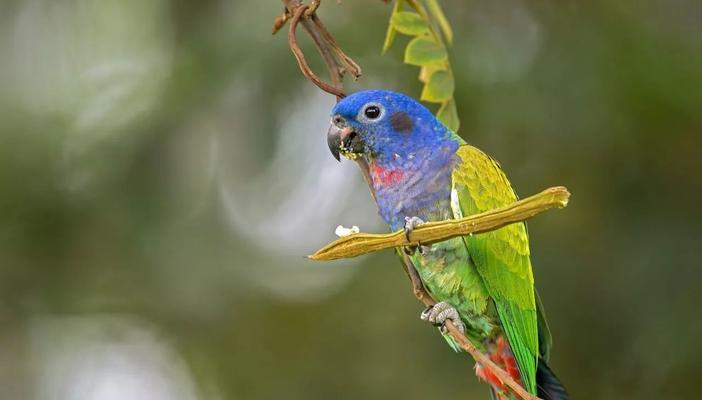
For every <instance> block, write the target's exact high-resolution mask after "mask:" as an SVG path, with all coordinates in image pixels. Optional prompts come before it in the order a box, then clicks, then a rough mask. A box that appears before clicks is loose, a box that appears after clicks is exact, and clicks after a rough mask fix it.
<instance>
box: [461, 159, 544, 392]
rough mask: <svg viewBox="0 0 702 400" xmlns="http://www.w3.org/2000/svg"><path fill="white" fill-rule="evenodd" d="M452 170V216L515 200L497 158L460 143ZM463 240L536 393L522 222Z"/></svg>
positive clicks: (535, 346) (533, 318) (530, 283)
mask: <svg viewBox="0 0 702 400" xmlns="http://www.w3.org/2000/svg"><path fill="white" fill-rule="evenodd" d="M456 154H457V155H458V157H459V158H460V160H459V163H458V165H457V166H456V167H455V169H454V171H453V174H452V181H453V189H454V190H455V195H456V197H457V200H458V202H457V203H458V204H456V202H452V207H453V208H455V207H456V206H458V209H454V213H455V214H456V215H455V216H456V217H460V215H464V216H465V215H471V214H476V213H480V212H483V211H487V210H490V209H493V208H498V207H503V206H506V205H508V204H511V203H513V202H515V201H516V200H517V196H516V194H515V193H514V190H512V186H511V185H510V183H509V181H508V180H507V177H506V176H505V174H504V172H502V169H500V166H499V164H497V162H496V161H494V160H493V159H492V158H490V157H489V156H487V155H486V154H485V153H483V152H482V151H480V150H478V149H477V148H475V147H472V146H469V145H462V146H461V147H460V148H459V149H458V151H457V153H456ZM464 240H465V242H466V246H467V247H468V252H469V254H470V257H471V258H472V260H473V262H474V263H475V265H476V268H477V270H478V273H479V274H480V275H481V276H482V278H483V281H484V282H485V286H486V287H487V290H488V293H489V294H490V297H492V299H493V301H494V303H495V308H496V309H497V312H498V315H499V317H500V322H501V323H502V327H503V330H504V332H505V334H506V335H507V340H508V341H509V344H510V347H511V348H512V352H513V353H514V356H515V358H516V360H517V365H518V366H519V372H520V374H521V377H522V381H523V382H524V386H525V388H526V389H527V390H528V391H529V392H530V393H532V394H535V393H536V367H537V363H538V354H539V340H538V329H537V315H536V302H535V299H534V278H533V275H532V271H531V261H530V260H529V239H528V237H527V232H526V226H525V225H524V224H523V223H517V224H512V225H508V226H505V227H504V228H500V229H498V230H495V231H492V232H487V233H483V234H479V235H473V236H469V237H466V238H465V239H464Z"/></svg>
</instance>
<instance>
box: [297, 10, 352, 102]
mask: <svg viewBox="0 0 702 400" xmlns="http://www.w3.org/2000/svg"><path fill="white" fill-rule="evenodd" d="M306 9H307V6H306V5H301V6H299V7H297V8H296V9H295V12H294V14H293V16H292V18H291V19H290V26H289V27H288V42H289V44H290V50H291V51H292V53H293V55H294V56H295V59H296V60H297V64H298V65H299V66H300V71H302V74H303V75H305V77H307V79H309V80H310V81H311V82H312V83H314V84H315V85H317V87H319V88H320V89H322V90H324V91H325V92H327V93H331V94H333V95H335V96H336V97H337V98H343V97H345V96H346V94H345V93H344V91H343V90H341V89H339V88H336V87H334V86H332V85H330V84H328V83H326V82H324V81H323V80H321V79H320V78H319V77H318V76H317V75H315V73H314V72H312V69H311V68H310V66H309V64H307V60H306V59H305V54H304V53H303V52H302V50H301V49H300V46H298V44H297V24H298V23H299V22H300V18H302V16H303V14H304V12H305V10H306ZM330 72H331V73H334V72H333V71H330Z"/></svg>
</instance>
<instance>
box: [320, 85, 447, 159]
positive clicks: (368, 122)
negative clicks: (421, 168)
mask: <svg viewBox="0 0 702 400" xmlns="http://www.w3.org/2000/svg"><path fill="white" fill-rule="evenodd" d="M327 141H328V144H329V149H330V150H331V152H332V154H333V155H334V157H335V158H336V159H337V160H339V159H340V157H339V155H343V156H345V157H347V158H350V159H357V158H358V157H359V156H362V157H363V158H364V159H365V161H368V162H377V163H380V164H386V163H387V162H390V161H391V160H396V159H398V158H400V159H405V160H406V159H407V157H409V158H412V157H413V156H414V155H415V154H417V153H418V152H420V151H423V152H427V151H430V150H433V149H439V148H442V147H445V146H443V145H444V144H445V143H447V142H448V141H452V135H451V132H450V131H449V129H448V128H446V127H445V126H444V125H443V124H441V122H439V121H438V120H437V119H436V118H435V117H434V115H433V114H432V113H431V112H430V111H429V110H427V108H426V107H424V106H423V105H421V104H420V103H419V102H418V101H416V100H414V99H413V98H411V97H409V96H406V95H404V94H402V93H396V92H391V91H389V90H367V91H363V92H358V93H354V94H352V95H350V96H348V97H346V98H344V99H343V100H341V101H340V102H339V103H338V104H337V105H336V106H335V107H334V109H333V110H332V126H331V128H330V129H329V134H328V136H327Z"/></svg>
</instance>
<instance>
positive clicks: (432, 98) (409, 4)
mask: <svg viewBox="0 0 702 400" xmlns="http://www.w3.org/2000/svg"><path fill="white" fill-rule="evenodd" d="M397 33H400V34H403V35H408V36H411V37H412V39H411V40H410V41H409V43H408V44H407V47H406V48H405V56H404V62H405V63H406V64H410V65H415V66H418V67H419V68H420V69H419V80H420V82H422V83H423V84H424V87H423V89H422V94H421V96H420V99H421V100H422V101H425V102H430V103H438V104H440V107H439V110H438V111H437V113H436V116H437V118H438V119H439V120H440V121H441V122H443V123H444V124H445V125H446V126H448V127H449V128H450V129H451V130H453V131H454V132H456V131H458V128H459V125H460V121H459V119H458V114H457V112H456V101H455V100H454V97H453V93H454V88H455V82H454V75H453V71H452V70H451V64H450V62H449V57H448V51H447V47H448V46H449V45H450V44H451V43H452V41H453V31H452V30H451V26H450V24H449V22H448V20H447V19H446V15H445V14H444V12H443V11H442V9H441V6H440V5H439V2H438V0H395V4H394V6H393V10H392V14H391V16H390V23H389V25H388V30H387V34H386V36H385V43H384V44H383V53H385V52H386V51H387V50H388V49H389V48H390V47H391V46H392V44H393V42H394V39H395V36H396V34H397Z"/></svg>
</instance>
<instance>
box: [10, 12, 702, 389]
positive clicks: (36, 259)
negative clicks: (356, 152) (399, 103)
mask: <svg viewBox="0 0 702 400" xmlns="http://www.w3.org/2000/svg"><path fill="white" fill-rule="evenodd" d="M442 5H443V7H444V11H445V12H446V16H447V17H448V20H449V21H450V22H451V25H452V26H453V29H454V31H453V37H454V42H453V46H452V47H451V48H450V49H449V56H450V57H451V66H452V70H453V74H454V76H455V90H454V98H455V100H456V103H457V104H459V105H460V107H459V108H458V110H457V111H458V116H460V119H461V131H460V132H461V135H462V136H463V137H464V138H465V139H466V140H468V141H469V142H470V143H472V144H475V145H477V146H478V147H480V148H482V149H484V150H485V151H487V152H488V153H490V154H491V155H493V156H494V157H495V158H496V159H497V160H499V161H500V162H501V164H502V166H503V167H504V169H505V170H506V171H507V172H508V174H509V176H510V178H511V180H512V182H513V184H514V186H515V188H516V189H517V191H518V192H519V193H520V194H522V195H527V194H530V193H534V192H536V191H538V190H540V189H542V188H544V187H545V186H550V185H557V184H563V185H566V186H567V187H568V188H569V189H570V191H571V192H572V193H573V196H572V199H571V203H570V205H569V206H568V208H566V209H565V210H564V211H561V212H558V213H552V214H545V215H543V216H540V217H538V218H537V219H535V220H534V221H532V222H531V223H530V225H529V228H530V229H529V231H530V235H531V242H532V256H533V264H534V266H535V275H536V281H537V286H538V288H539V291H540V293H541V295H542V298H543V300H544V303H545V305H546V309H547V312H548V316H549V320H550V323H551V328H552V331H553V334H554V338H555V346H554V352H553V361H552V366H553V368H554V369H555V370H556V371H557V372H558V374H559V376H560V377H561V378H562V379H563V380H564V382H565V383H566V384H567V386H568V388H569V389H570V391H571V393H572V395H573V398H603V399H607V398H617V399H627V398H631V399H633V398H636V399H642V398H657V399H661V398H664V399H677V398H695V397H696V396H697V395H698V393H699V390H700V388H699V384H698V383H697V382H698V380H697V376H698V374H699V373H700V372H702V362H701V360H702V342H701V341H700V339H699V338H700V336H701V335H702V320H700V318H698V317H696V315H697V314H698V309H697V308H698V305H699V304H700V303H701V302H702V291H701V290H700V288H699V285H700V284H699V282H700V281H701V280H702V269H701V268H700V261H699V254H698V253H699V252H698V251H697V250H698V249H699V241H700V239H701V238H700V235H699V232H700V228H702V226H700V225H701V224H700V221H701V219H700V217H699V210H698V207H699V204H700V203H701V200H702V199H701V197H702V196H701V195H702V179H700V176H699V171H700V170H702V157H700V156H699V154H698V153H699V149H700V148H702V113H700V111H699V109H700V105H701V104H702V25H700V24H699V21H700V19H701V18H702V6H701V5H700V3H699V2H697V1H692V0H674V1H663V0H644V1H639V2H611V1H601V0H600V1H591V2H575V1H560V2H538V3H537V2H525V1H522V0H470V1H467V2H460V3H459V2H443V3H442ZM281 9H282V7H281V4H280V3H279V2H276V1H270V2H247V1H231V0H229V1H220V0H207V1H200V2H191V1H185V0H153V1H148V2H141V1H136V0H133V1H132V0H130V1H127V0H119V1H117V0H100V1H98V0H62V1H53V0H28V1H25V0H6V1H4V2H2V3H0V87H2V90H0V121H2V123H1V124H0V300H1V302H0V322H1V323H2V330H0V349H2V357H0V383H1V384H0V388H1V389H0V397H1V398H48V397H51V398H52V399H56V398H61V399H63V398H65V399H71V400H74V399H80V398H91V399H95V398H100V399H102V398H115V397H116V398H120V393H122V395H123V396H122V397H121V398H125V397H124V396H126V397H128V398H137V397H136V396H127V395H124V393H131V392H120V391H119V390H120V388H121V389H125V390H126V388H134V387H142V386H143V387H144V388H145V389H144V390H147V391H148V390H149V388H151V387H152V386H150V385H153V387H154V388H155V387H156V385H165V384H166V383H168V382H171V383H169V384H172V385H174V386H172V388H181V387H182V388H185V389H183V390H175V389H172V388H171V389H172V390H170V391H168V390H165V389H164V390H160V391H157V390H156V389H153V390H154V393H155V392H158V393H165V394H163V395H159V396H153V398H192V397H193V396H196V397H197V398H208V399H209V398H227V399H229V398H232V399H234V398H243V399H270V398H305V399H309V398H328V397H334V398H338V399H345V398H348V399H352V398H353V399H356V398H374V399H375V398H377V399H379V398H407V399H422V398H440V397H444V396H446V397H456V396H461V397H466V398H487V390H486V388H485V387H484V385H483V384H479V383H477V382H476V379H475V377H474V376H473V371H472V363H471V361H470V360H469V359H468V358H467V356H465V355H458V354H453V353H452V352H451V350H450V349H448V348H447V347H446V346H445V343H443V341H442V340H441V339H440V337H439V336H438V335H437V333H436V331H435V329H433V328H431V327H429V326H427V325H426V324H424V323H422V322H421V321H420V320H419V318H418V316H419V312H420V311H421V306H420V304H419V303H418V302H417V301H416V300H415V299H414V297H413V296H412V294H411V291H410V289H409V286H408V282H407V281H406V278H405V276H404V273H403V272H402V269H401V267H400V265H399V263H398V262H397V260H396V259H395V258H394V255H393V254H392V252H386V253H381V254H377V255H373V256H368V257H363V258H361V259H358V260H357V261H356V263H355V264H353V263H346V264H343V263H339V264H336V263H332V264H326V263H315V262H312V261H306V260H304V259H303V258H302V256H303V255H304V254H308V253H309V252H310V251H312V250H313V249H314V248H316V247H317V246H318V245H321V244H323V243H325V242H326V241H327V240H328V239H331V238H332V237H333V228H334V227H335V226H336V225H338V224H343V225H345V226H349V225H353V224H355V225H359V226H360V227H361V228H362V229H363V230H368V231H370V230H371V228H373V227H375V229H380V224H379V223H378V219H379V218H377V217H376V216H375V215H374V212H373V209H372V207H373V206H372V200H371V198H370V196H369V195H368V193H367V192H366V191H365V189H364V188H363V183H362V182H361V179H360V174H358V172H357V171H355V170H354V168H353V165H352V164H350V163H345V164H341V166H339V164H337V163H336V162H335V161H334V160H333V159H331V157H330V155H329V154H328V152H327V151H326V149H325V146H326V145H325V142H324V141H325V139H324V135H325V129H324V127H325V126H326V125H327V124H328V116H327V115H328V110H329V107H331V105H332V104H333V99H332V98H331V96H323V95H322V94H319V93H318V91H316V90H315V89H314V88H312V87H311V85H310V84H309V83H308V82H306V81H305V80H304V79H303V78H302V76H301V75H300V73H299V71H298V70H297V66H296V64H295V61H294V59H293V57H292V56H291V54H290V51H289V49H288V48H287V42H286V40H285V39H284V38H283V37H282V36H281V37H278V36H274V37H271V36H270V31H269V30H270V24H271V21H272V19H273V17H274V16H276V15H278V14H279V13H280V12H281ZM391 11H392V9H391V7H390V6H385V5H383V4H382V3H381V2H377V1H346V2H343V3H342V4H341V5H337V4H336V3H335V2H323V4H322V7H321V9H320V16H321V18H322V19H323V20H324V22H325V24H326V25H327V26H328V27H329V29H330V30H331V31H332V33H333V34H334V35H335V36H336V38H337V40H338V42H339V44H340V45H341V46H342V47H343V48H344V50H346V52H347V53H348V54H349V55H351V56H352V57H354V59H355V60H356V61H358V62H359V63H360V64H361V65H362V66H363V67H364V72H365V76H364V78H362V79H361V80H360V81H359V82H357V83H353V82H348V86H347V87H348V88H349V89H350V90H360V89H364V88H371V87H384V88H388V89H394V90H399V91H403V92H407V93H415V94H416V93H420V92H421V88H422V84H421V82H419V81H417V78H416V70H415V68H413V67H411V66H406V65H403V64H402V63H401V62H399V60H401V59H402V57H403V52H402V49H404V48H405V47H406V45H407V44H408V42H409V40H410V38H408V37H403V36H399V35H398V37H397V38H396V39H395V40H396V41H397V45H396V46H393V47H392V48H391V49H390V50H389V53H390V55H391V56H389V57H384V56H382V55H381V47H382V43H383V38H384V35H385V33H386V23H387V21H388V18H389V17H390V14H391ZM300 37H301V40H302V45H303V46H304V47H305V50H306V52H307V54H310V55H312V54H313V47H312V46H311V43H309V41H308V40H306V39H303V35H300ZM309 58H311V60H310V61H311V62H312V63H313V65H312V67H313V68H314V70H315V71H321V70H323V66H322V65H321V62H320V61H319V60H316V59H314V57H311V56H310V57H309ZM315 146H319V147H315ZM305 193H307V194H311V195H305ZM256 221H261V222H260V224H256ZM300 221H303V222H302V223H301V222H300ZM305 221H307V222H305ZM374 224H375V225H374ZM266 237H275V238H276V239H275V240H266V239H265V238H266ZM281 238H285V240H281ZM280 243H283V244H280ZM47 321H48V322H47ZM46 332H49V334H47V333H46ZM42 333H43V334H42ZM52 340H53V341H52ZM120 343H121V344H120ZM145 349H150V350H149V351H147V350H145ZM59 350H63V351H59ZM152 354H156V355H154V356H152ZM76 357H77V359H76ZM81 357H83V358H81ZM120 357H122V358H120ZM81 359H82V360H84V361H85V360H96V361H95V364H91V363H87V364H85V363H84V364H81V365H82V367H81V368H78V369H75V368H73V366H74V365H76V364H75V362H78V361H80V360H81ZM120 360H121V361H120ZM124 360H127V361H124ZM164 360H165V361H164ZM85 362H87V361H85ZM91 362H92V361H91ZM114 365H117V366H119V368H117V369H107V371H108V372H109V371H117V372H116V373H113V374H111V375H110V374H107V375H105V376H107V377H108V378H109V379H112V381H110V380H109V379H107V378H105V379H107V380H106V381H105V382H112V386H110V385H107V386H85V384H86V382H90V381H91V379H92V378H91V377H93V375H91V373H92V374H97V373H98V372H97V371H103V368H97V366H101V367H106V366H114ZM164 365H168V366H170V367H172V368H176V369H177V371H175V372H173V371H170V370H167V369H163V371H162V372H161V373H159V374H154V373H146V372H147V371H152V370H155V369H159V368H164V367H163V366H164ZM61 371H85V374H84V375H81V374H76V373H73V372H72V373H71V375H64V374H62V373H61ZM125 371H131V373H133V374H134V377H133V379H142V380H146V381H145V382H146V383H143V385H142V386H138V385H136V386H134V385H132V386H130V385H128V384H123V385H118V384H115V382H118V383H119V382H122V381H119V380H117V381H114V380H115V379H118V378H120V377H123V376H125V374H126V373H127V372H125ZM100 376H103V375H100ZM103 378H104V376H103ZM96 379H97V378H96ZM187 380H192V382H194V383H192V385H194V386H192V387H194V388H195V389H193V388H192V387H191V386H188V385H190V383H187V382H185V381H187ZM81 382H82V384H83V385H84V386H80V388H86V387H88V388H90V387H93V388H95V387H97V388H103V389H102V390H103V392H100V393H103V396H102V397H100V396H98V395H92V396H90V395H89V394H90V393H93V392H90V391H87V389H86V391H85V392H82V391H76V390H78V389H75V388H73V389H71V388H72V386H70V385H72V384H73V383H75V384H76V385H78V384H79V383H81ZM100 382H102V381H100ZM129 382H131V381H129ZM139 382H142V381H139ZM178 382H180V383H182V384H183V385H184V386H183V385H181V386H178V385H177V383H178ZM58 384H63V385H64V386H60V390H58V389H57V390H52V389H53V388H56V387H57V386H56V385H58ZM110 388H112V390H115V391H116V392H114V393H112V397H109V395H107V394H104V393H109V392H110V391H109V390H108V389H110ZM95 390H97V389H95ZM191 392H193V393H194V394H192V395H191V394H189V393H191ZM76 393H83V394H82V397H81V396H77V395H76ZM85 393H88V394H85ZM174 393H175V394H174ZM141 398H149V397H148V396H142V397H141Z"/></svg>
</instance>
